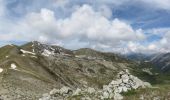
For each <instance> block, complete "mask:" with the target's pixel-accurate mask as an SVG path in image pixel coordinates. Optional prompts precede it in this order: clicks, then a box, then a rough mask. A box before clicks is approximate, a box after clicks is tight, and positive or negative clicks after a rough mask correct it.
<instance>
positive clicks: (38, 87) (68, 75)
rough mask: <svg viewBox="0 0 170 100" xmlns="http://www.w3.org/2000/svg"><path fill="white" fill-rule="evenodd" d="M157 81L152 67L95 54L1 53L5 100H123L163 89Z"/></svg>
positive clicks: (34, 47)
mask: <svg viewBox="0 0 170 100" xmlns="http://www.w3.org/2000/svg"><path fill="white" fill-rule="evenodd" d="M157 76H158V75H157V73H156V71H154V70H153V69H152V66H150V65H148V63H143V64H139V63H136V62H134V61H132V60H128V59H126V58H124V57H123V56H120V55H117V54H114V53H109V52H101V51H96V50H93V49H89V48H82V49H78V50H68V49H65V48H63V47H60V46H55V45H48V44H42V43H40V42H37V41H33V42H29V43H27V44H24V45H22V46H17V45H7V46H4V47H1V48H0V83H1V84H0V99H2V100H38V99H39V100H82V99H85V100H86V99H88V98H90V100H105V99H107V100H112V99H115V100H118V99H119V100H120V99H123V98H125V99H126V98H129V97H130V96H128V97H127V94H128V93H130V94H131V93H132V92H134V90H135V92H136V90H139V92H137V93H136V94H134V95H136V96H137V95H139V94H138V93H141V91H142V90H143V89H144V90H145V89H146V87H151V85H150V83H151V84H152V85H154V84H157V82H159V81H160V80H159V77H157ZM156 91H157V90H156ZM164 92H167V91H163V93H164ZM132 94H133V93H132ZM141 94H143V93H141ZM134 95H133V96H134ZM132 98H134V97H132ZM136 98H137V97H136ZM129 100H131V99H129Z"/></svg>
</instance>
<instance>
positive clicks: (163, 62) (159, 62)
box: [150, 53, 170, 72]
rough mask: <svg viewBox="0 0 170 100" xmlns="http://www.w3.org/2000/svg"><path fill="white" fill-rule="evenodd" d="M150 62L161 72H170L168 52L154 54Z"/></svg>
mask: <svg viewBox="0 0 170 100" xmlns="http://www.w3.org/2000/svg"><path fill="white" fill-rule="evenodd" d="M150 62H151V63H152V64H154V66H155V67H156V68H157V69H158V70H160V71H162V72H170V53H161V54H157V55H154V56H153V57H152V58H151V60H150Z"/></svg>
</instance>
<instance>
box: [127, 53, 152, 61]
mask: <svg viewBox="0 0 170 100" xmlns="http://www.w3.org/2000/svg"><path fill="white" fill-rule="evenodd" d="M125 57H126V58H128V59H130V60H134V61H148V60H150V57H151V55H148V54H143V53H130V54H126V55H125Z"/></svg>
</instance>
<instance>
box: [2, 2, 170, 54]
mask: <svg viewBox="0 0 170 100" xmlns="http://www.w3.org/2000/svg"><path fill="white" fill-rule="evenodd" d="M169 4H170V0H0V46H3V45H6V44H18V45H21V44H23V43H26V42H30V41H40V42H42V43H48V44H53V45H54V44H55V45H60V46H63V47H65V48H68V49H79V48H92V49H96V50H101V51H108V52H117V53H134V52H135V53H146V54H152V53H160V52H163V53H165V52H169V51H170V46H169V42H170V5H169Z"/></svg>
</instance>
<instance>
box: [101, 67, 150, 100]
mask: <svg viewBox="0 0 170 100" xmlns="http://www.w3.org/2000/svg"><path fill="white" fill-rule="evenodd" d="M140 87H141V88H146V87H151V85H150V83H148V82H143V81H142V80H140V79H139V78H137V77H135V76H133V75H131V74H130V73H129V71H128V70H125V71H121V72H119V73H118V75H117V79H116V80H113V81H112V82H110V84H109V85H104V86H103V94H102V96H101V99H108V98H109V99H111V98H114V100H122V99H123V96H122V95H121V93H122V92H128V91H130V90H132V89H137V88H140Z"/></svg>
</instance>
